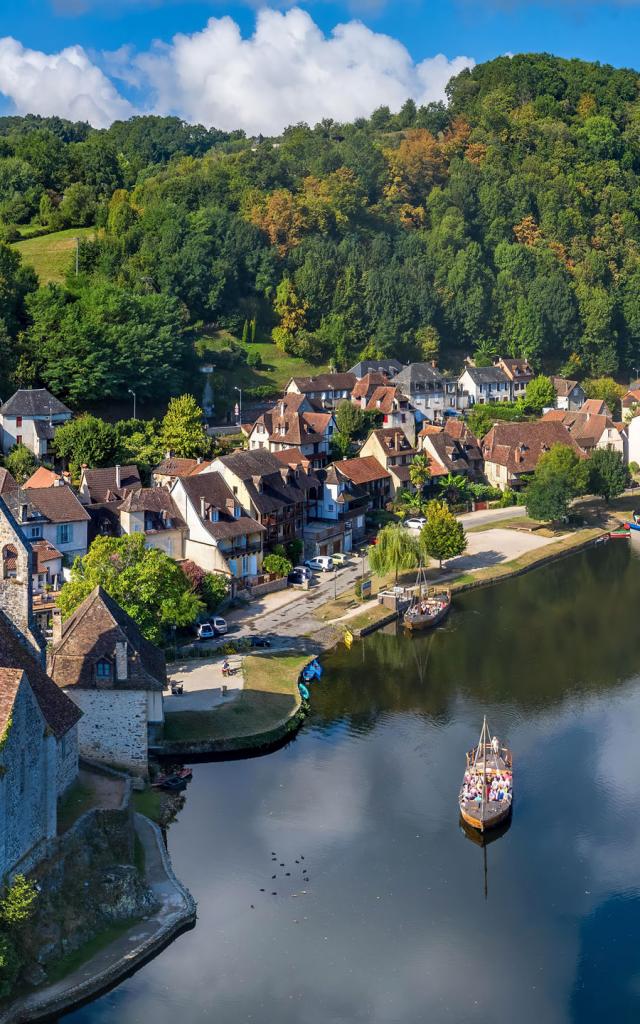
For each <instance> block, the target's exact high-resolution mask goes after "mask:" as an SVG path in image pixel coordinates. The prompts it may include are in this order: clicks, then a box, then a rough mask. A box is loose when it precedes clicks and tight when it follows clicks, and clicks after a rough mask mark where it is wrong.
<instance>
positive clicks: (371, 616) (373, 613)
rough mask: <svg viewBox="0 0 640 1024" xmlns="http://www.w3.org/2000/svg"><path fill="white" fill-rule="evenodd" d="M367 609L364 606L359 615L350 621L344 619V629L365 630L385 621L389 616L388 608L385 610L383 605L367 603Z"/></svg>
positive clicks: (389, 610)
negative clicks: (382, 620)
mask: <svg viewBox="0 0 640 1024" xmlns="http://www.w3.org/2000/svg"><path fill="white" fill-rule="evenodd" d="M367 603H368V607H366V606H365V608H364V609H363V611H362V612H361V613H360V615H354V616H353V618H352V619H345V623H344V625H345V628H346V629H350V630H352V631H353V630H355V629H365V628H366V626H373V625H374V623H376V622H380V620H381V619H386V618H387V616H388V615H390V614H391V609H390V608H385V606H384V605H383V604H378V603H377V602H376V603H374V602H373V601H369V602H367Z"/></svg>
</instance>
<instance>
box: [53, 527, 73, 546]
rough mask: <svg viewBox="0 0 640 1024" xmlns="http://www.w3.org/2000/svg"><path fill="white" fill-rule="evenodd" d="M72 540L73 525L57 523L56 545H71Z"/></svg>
mask: <svg viewBox="0 0 640 1024" xmlns="http://www.w3.org/2000/svg"><path fill="white" fill-rule="evenodd" d="M72 540H73V523H58V525H57V526H56V544H71V541H72Z"/></svg>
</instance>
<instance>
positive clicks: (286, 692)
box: [153, 638, 323, 757]
mask: <svg viewBox="0 0 640 1024" xmlns="http://www.w3.org/2000/svg"><path fill="white" fill-rule="evenodd" d="M303 646H304V650H302V651H296V652H291V651H269V652H268V653H265V654H249V655H247V656H246V657H245V658H244V659H243V665H242V671H243V673H244V686H243V688H242V690H239V691H238V695H237V696H236V697H235V699H233V700H232V701H230V702H229V703H227V704H225V705H223V706H221V707H217V708H214V709H213V710H211V711H175V712H171V714H167V716H166V718H165V729H164V740H163V742H162V743H161V744H158V745H157V746H156V747H154V748H153V752H154V753H156V754H159V755H161V756H175V757H181V756H186V755H206V754H211V755H215V754H236V755H239V754H242V753H256V752H258V751H261V750H266V749H268V748H270V747H272V746H274V745H276V744H279V743H281V742H283V741H284V740H285V739H286V738H287V737H289V736H290V735H291V734H292V733H293V732H295V730H296V729H297V728H298V726H299V725H300V723H301V721H302V719H303V718H304V705H303V703H302V700H301V698H300V692H299V690H298V679H299V677H300V673H301V671H302V669H303V668H304V666H305V665H306V664H307V663H308V662H309V660H310V659H311V658H312V657H314V656H315V655H316V654H318V653H319V652H320V651H321V650H322V649H323V645H322V644H319V643H318V642H317V641H314V639H313V638H311V639H309V641H308V642H307V643H305V644H304V645H303Z"/></svg>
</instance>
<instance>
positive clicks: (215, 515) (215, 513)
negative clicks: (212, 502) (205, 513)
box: [209, 508, 220, 523]
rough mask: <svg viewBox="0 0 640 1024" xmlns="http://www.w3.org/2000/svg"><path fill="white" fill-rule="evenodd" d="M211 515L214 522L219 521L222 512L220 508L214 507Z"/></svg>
mask: <svg viewBox="0 0 640 1024" xmlns="http://www.w3.org/2000/svg"><path fill="white" fill-rule="evenodd" d="M209 515H210V517H211V522H212V523H217V522H218V520H219V519H220V512H219V510H218V509H217V508H212V509H211V512H210V513H209Z"/></svg>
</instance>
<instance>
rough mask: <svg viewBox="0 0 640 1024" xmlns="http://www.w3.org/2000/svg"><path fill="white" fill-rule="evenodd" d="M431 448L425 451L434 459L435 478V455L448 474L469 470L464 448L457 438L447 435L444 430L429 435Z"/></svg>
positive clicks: (432, 466) (432, 465) (432, 463)
mask: <svg viewBox="0 0 640 1024" xmlns="http://www.w3.org/2000/svg"><path fill="white" fill-rule="evenodd" d="M428 437H429V447H426V448H425V449H424V451H425V453H426V454H427V455H429V456H431V457H432V461H431V467H430V468H431V475H432V476H434V475H436V474H434V472H433V468H434V462H433V455H434V454H435V458H436V459H437V461H438V462H439V463H440V465H441V466H442V467H443V468H444V470H445V472H447V473H466V472H467V471H468V469H469V461H468V459H467V456H466V453H465V451H464V448H463V447H462V445H461V444H460V442H459V441H457V440H456V439H455V437H451V436H450V435H449V434H445V432H444V430H441V431H440V432H439V433H437V434H429V435H428Z"/></svg>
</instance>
